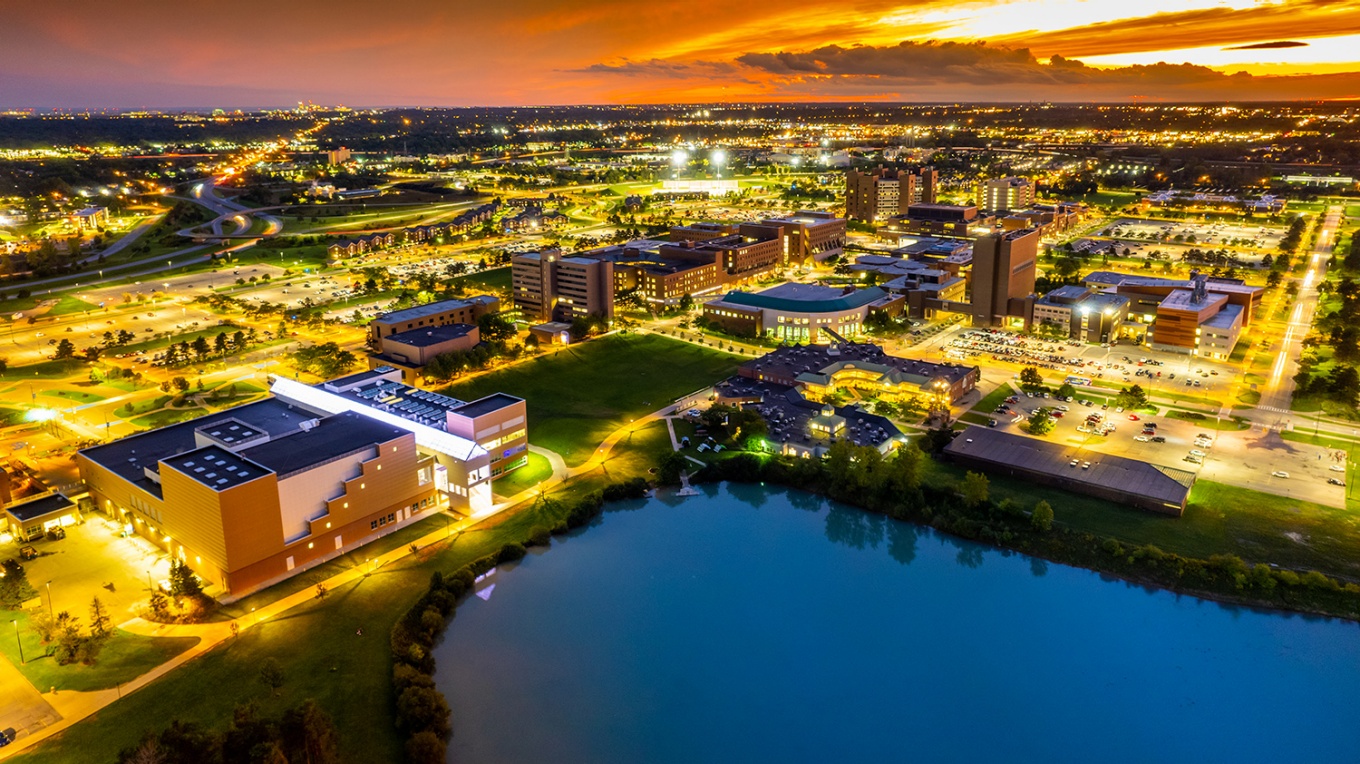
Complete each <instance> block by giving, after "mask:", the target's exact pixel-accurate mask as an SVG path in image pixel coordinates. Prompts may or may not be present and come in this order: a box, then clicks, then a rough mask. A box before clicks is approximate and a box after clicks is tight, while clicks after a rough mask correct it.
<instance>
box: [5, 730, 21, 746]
mask: <svg viewBox="0 0 1360 764" xmlns="http://www.w3.org/2000/svg"><path fill="white" fill-rule="evenodd" d="M18 734H19V733H17V732H15V731H14V728H13V727H6V728H5V729H3V730H0V748H4V747H5V746H7V745H9V744H10V743H13V742H14V738H15V736H17V735H18Z"/></svg>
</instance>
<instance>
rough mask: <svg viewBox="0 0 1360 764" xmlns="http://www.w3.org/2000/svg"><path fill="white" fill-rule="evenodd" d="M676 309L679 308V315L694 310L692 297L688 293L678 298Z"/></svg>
mask: <svg viewBox="0 0 1360 764" xmlns="http://www.w3.org/2000/svg"><path fill="white" fill-rule="evenodd" d="M676 307H678V308H680V312H681V313H688V312H690V311H691V310H693V309H694V297H693V296H692V295H690V293H689V292H685V293H684V294H683V295H681V296H680V303H679V304H678V305H677V306H676Z"/></svg>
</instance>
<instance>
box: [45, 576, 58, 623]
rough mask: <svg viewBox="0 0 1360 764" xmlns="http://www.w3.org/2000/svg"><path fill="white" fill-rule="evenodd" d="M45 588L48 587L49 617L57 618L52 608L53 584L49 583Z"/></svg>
mask: <svg viewBox="0 0 1360 764" xmlns="http://www.w3.org/2000/svg"><path fill="white" fill-rule="evenodd" d="M44 586H45V587H47V615H48V616H50V617H52V618H56V617H57V616H56V613H54V612H53V607H52V582H51V581H48V582H47V583H46V584H44Z"/></svg>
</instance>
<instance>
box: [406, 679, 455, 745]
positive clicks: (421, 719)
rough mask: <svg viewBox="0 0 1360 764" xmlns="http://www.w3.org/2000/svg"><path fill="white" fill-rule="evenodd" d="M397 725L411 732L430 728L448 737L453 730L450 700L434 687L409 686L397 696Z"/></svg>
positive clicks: (437, 733)
mask: <svg viewBox="0 0 1360 764" xmlns="http://www.w3.org/2000/svg"><path fill="white" fill-rule="evenodd" d="M397 726H398V727H401V728H402V729H405V730H407V731H410V732H417V731H420V730H428V731H430V732H433V733H434V734H436V735H438V736H439V737H441V738H447V737H448V736H449V733H450V732H452V731H453V730H452V728H451V727H450V725H449V704H448V701H446V700H445V699H444V695H443V694H442V693H441V692H439V690H436V689H435V688H433V687H420V686H411V687H407V688H406V689H405V690H402V692H401V695H400V696H399V697H398V698H397Z"/></svg>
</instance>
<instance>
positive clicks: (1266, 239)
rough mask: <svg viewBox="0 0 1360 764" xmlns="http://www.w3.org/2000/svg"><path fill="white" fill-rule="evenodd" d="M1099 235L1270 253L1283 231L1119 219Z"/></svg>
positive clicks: (1240, 226) (1249, 226) (1274, 248)
mask: <svg viewBox="0 0 1360 764" xmlns="http://www.w3.org/2000/svg"><path fill="white" fill-rule="evenodd" d="M1100 234H1101V235H1102V236H1110V237H1112V238H1116V239H1127V240H1132V241H1139V240H1142V241H1160V240H1162V239H1163V238H1165V239H1166V240H1168V241H1172V242H1176V241H1177V240H1176V237H1177V236H1179V237H1181V239H1180V240H1181V241H1183V242H1185V243H1188V244H1192V245H1196V244H1197V245H1201V246H1202V245H1212V246H1224V245H1227V246H1238V247H1251V248H1254V249H1260V250H1263V251H1269V252H1273V251H1275V250H1277V249H1278V248H1279V246H1280V239H1282V238H1284V234H1285V229H1283V228H1278V227H1272V226H1262V225H1245V224H1234V223H1222V222H1204V223H1198V222H1194V221H1187V220H1176V221H1171V220H1144V219H1141V218H1119V219H1118V220H1115V221H1113V222H1111V223H1110V224H1109V225H1107V226H1106V227H1104V228H1102V229H1101V230H1100ZM1177 243H1179V242H1177Z"/></svg>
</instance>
